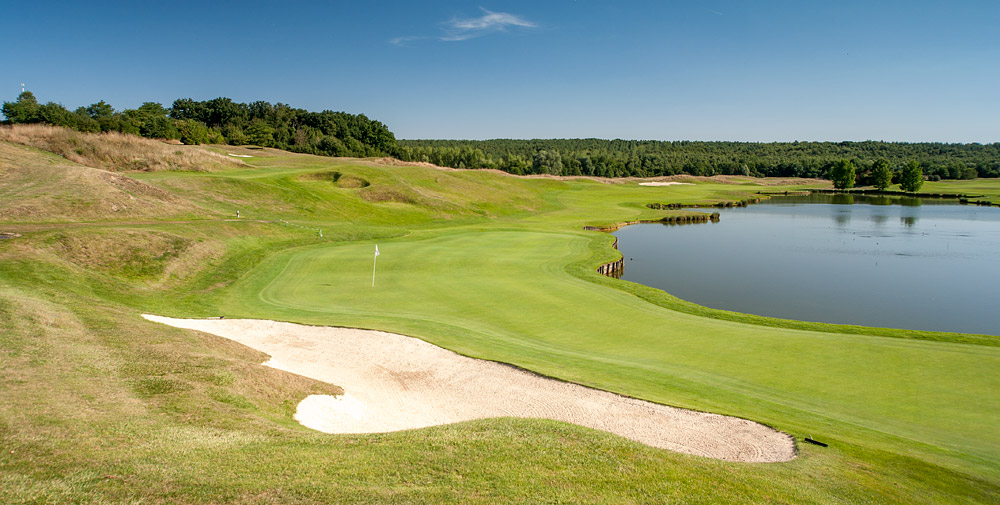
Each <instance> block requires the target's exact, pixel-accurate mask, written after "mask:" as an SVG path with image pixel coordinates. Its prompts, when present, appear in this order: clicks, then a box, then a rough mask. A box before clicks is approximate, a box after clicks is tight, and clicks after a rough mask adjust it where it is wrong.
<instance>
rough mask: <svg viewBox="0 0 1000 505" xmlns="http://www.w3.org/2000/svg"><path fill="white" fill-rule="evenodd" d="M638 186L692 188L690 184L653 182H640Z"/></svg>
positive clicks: (692, 184)
mask: <svg viewBox="0 0 1000 505" xmlns="http://www.w3.org/2000/svg"><path fill="white" fill-rule="evenodd" d="M639 185H640V186H694V183H691V182H673V181H654V182H640V183H639Z"/></svg>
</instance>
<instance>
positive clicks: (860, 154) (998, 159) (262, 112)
mask: <svg viewBox="0 0 1000 505" xmlns="http://www.w3.org/2000/svg"><path fill="white" fill-rule="evenodd" d="M2 112H3V115H4V116H5V117H6V121H5V123H47V124H52V125H56V126H65V127H69V128H75V129H77V130H80V131H86V132H105V131H118V132H123V133H131V134H135V135H141V136H144V137H150V138H165V139H178V140H180V141H181V142H183V143H185V144H203V143H212V144H232V145H245V144H252V145H259V146H265V147H276V148H279V149H285V150H288V151H293V152H300V153H309V154H319V155H326V156H357V157H369V156H395V157H397V158H399V159H401V160H403V161H417V162H429V163H433V164H435V165H440V166H445V167H453V168H493V169H499V170H503V171H506V172H510V173H513V174H521V175H524V174H553V175H588V176H598V177H652V176H663V175H676V174H690V175H704V176H711V175H747V176H755V177H814V178H826V179H832V178H833V176H832V172H833V170H834V168H835V166H836V164H837V163H838V162H840V161H841V160H846V161H848V162H850V164H851V165H852V166H853V167H854V169H855V170H856V174H855V182H856V183H857V184H858V185H861V186H869V185H875V180H876V179H875V178H876V177H877V172H879V171H880V170H882V167H881V166H880V165H879V166H876V162H878V161H879V160H881V161H883V162H885V163H886V164H887V165H888V169H889V173H890V178H891V180H893V181H894V182H898V181H897V179H898V178H899V177H900V175H901V174H902V173H903V169H904V168H905V167H906V166H907V165H908V164H910V163H911V162H913V163H916V164H917V166H918V167H919V168H920V171H921V172H922V173H923V174H924V176H925V177H926V178H927V179H928V180H940V179H972V178H976V177H1000V143H992V144H946V143H937V142H920V143H906V142H876V141H865V142H773V143H756V142H701V141H654V140H602V139H536V140H512V139H494V140H396V138H395V136H394V135H393V133H392V132H391V131H389V128H388V127H387V126H386V125H384V124H382V123H381V122H379V121H375V120H371V119H369V118H367V117H365V115H363V114H357V115H355V114H349V113H346V112H334V111H328V110H327V111H322V112H309V111H306V110H304V109H298V108H293V107H291V106H289V105H286V104H283V103H277V104H271V103H268V102H264V101H256V102H251V103H239V102H234V101H233V100H232V99H230V98H225V97H219V98H215V99H212V100H207V101H198V100H193V99H190V98H182V99H178V100H175V101H174V102H173V104H171V106H170V107H169V108H167V107H164V106H163V105H161V104H159V103H155V102H146V103H143V104H142V105H141V106H139V107H138V108H136V109H126V110H122V111H117V110H115V108H114V107H112V106H111V105H109V104H107V103H105V102H104V101H103V100H102V101H99V102H97V103H93V104H90V105H88V106H86V107H79V108H77V109H76V110H73V111H69V110H68V109H66V108H65V107H64V106H62V105H61V104H58V103H53V102H48V103H45V104H41V103H39V102H38V100H37V99H36V98H35V96H34V95H33V94H32V93H31V92H30V91H25V92H22V93H21V95H20V96H18V99H17V101H15V102H4V103H3V109H2Z"/></svg>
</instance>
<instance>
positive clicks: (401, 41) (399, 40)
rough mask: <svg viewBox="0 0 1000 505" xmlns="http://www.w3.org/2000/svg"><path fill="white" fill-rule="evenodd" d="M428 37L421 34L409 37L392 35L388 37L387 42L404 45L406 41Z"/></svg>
mask: <svg viewBox="0 0 1000 505" xmlns="http://www.w3.org/2000/svg"><path fill="white" fill-rule="evenodd" d="M426 38H428V37H421V36H409V37H394V38H391V39H389V43H390V44H392V45H394V46H405V45H406V43H407V42H413V41H414V40H424V39H426Z"/></svg>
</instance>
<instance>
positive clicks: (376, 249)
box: [375, 244, 378, 256]
mask: <svg viewBox="0 0 1000 505" xmlns="http://www.w3.org/2000/svg"><path fill="white" fill-rule="evenodd" d="M375 256H378V244H375Z"/></svg>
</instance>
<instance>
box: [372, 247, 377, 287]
mask: <svg viewBox="0 0 1000 505" xmlns="http://www.w3.org/2000/svg"><path fill="white" fill-rule="evenodd" d="M376 263H378V244H375V258H374V259H373V260H372V287H373V288H374V287H375V264H376Z"/></svg>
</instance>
